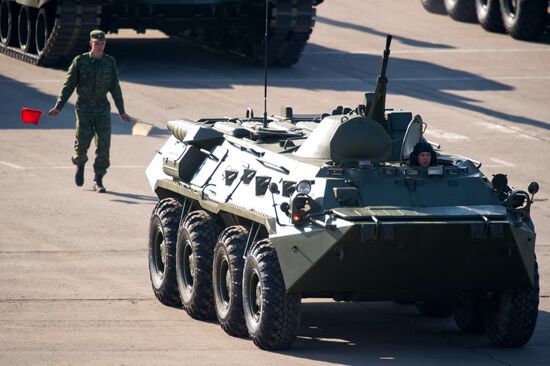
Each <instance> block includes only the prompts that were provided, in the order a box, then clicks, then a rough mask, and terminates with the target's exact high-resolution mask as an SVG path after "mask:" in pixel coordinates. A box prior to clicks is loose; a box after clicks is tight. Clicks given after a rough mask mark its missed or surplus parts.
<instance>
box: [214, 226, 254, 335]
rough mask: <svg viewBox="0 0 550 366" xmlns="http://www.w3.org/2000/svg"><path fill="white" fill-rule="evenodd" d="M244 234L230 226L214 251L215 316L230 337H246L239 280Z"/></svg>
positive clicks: (239, 227) (244, 240)
mask: <svg viewBox="0 0 550 366" xmlns="http://www.w3.org/2000/svg"><path fill="white" fill-rule="evenodd" d="M246 238H247V231H246V229H245V228H244V227H242V226H230V227H228V228H227V229H225V230H224V231H223V232H222V233H221V234H220V238H219V240H218V244H217V245H216V249H214V263H213V267H212V283H213V289H214V300H215V303H216V315H217V317H218V321H219V322H220V325H221V327H222V329H223V330H224V331H225V332H226V333H227V334H229V335H232V336H236V337H242V336H245V335H248V331H247V329H246V323H245V321H244V313H243V299H242V280H243V267H244V259H243V253H244V247H245V245H246Z"/></svg>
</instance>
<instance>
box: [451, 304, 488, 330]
mask: <svg viewBox="0 0 550 366" xmlns="http://www.w3.org/2000/svg"><path fill="white" fill-rule="evenodd" d="M453 318H454V320H455V323H456V325H457V326H458V327H459V328H460V330H461V331H463V332H464V333H468V334H481V333H484V332H485V326H484V324H483V298H482V297H481V296H473V295H464V296H461V297H460V298H459V299H458V301H457V304H456V309H455V311H454V313H453Z"/></svg>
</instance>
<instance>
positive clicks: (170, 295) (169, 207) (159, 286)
mask: <svg viewBox="0 0 550 366" xmlns="http://www.w3.org/2000/svg"><path fill="white" fill-rule="evenodd" d="M180 217H181V204H180V203H179V202H178V201H176V200H175V199H173V198H165V199H163V200H162V201H159V202H158V203H157V205H156V206H155V209H154V210H153V214H152V215H151V221H150V224H149V275H150V278H151V285H152V287H153V292H154V293H155V296H156V297H157V299H158V300H159V301H160V302H161V303H163V304H165V305H168V306H180V305H181V300H180V297H179V293H178V283H177V281H176V241H177V237H178V226H179V221H180Z"/></svg>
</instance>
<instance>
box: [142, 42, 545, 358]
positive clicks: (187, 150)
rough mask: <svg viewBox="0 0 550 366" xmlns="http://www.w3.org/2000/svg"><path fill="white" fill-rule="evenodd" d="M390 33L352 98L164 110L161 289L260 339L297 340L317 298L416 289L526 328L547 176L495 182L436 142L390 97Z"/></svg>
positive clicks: (532, 320) (495, 332)
mask: <svg viewBox="0 0 550 366" xmlns="http://www.w3.org/2000/svg"><path fill="white" fill-rule="evenodd" d="M390 41H391V38H388V41H387V46H386V51H385V52H384V59H383V63H382V71H381V74H380V76H379V78H378V85H377V88H376V92H375V93H366V94H365V99H364V103H362V104H360V105H359V106H358V107H357V108H355V109H351V108H342V107H338V108H335V109H334V110H333V111H332V112H331V113H319V114H318V115H297V114H294V113H293V111H292V109H291V108H284V110H283V111H284V112H283V113H282V116H271V117H268V118H267V120H265V121H264V120H263V118H256V117H254V115H253V113H252V111H251V110H249V111H248V112H247V115H246V117H243V118H204V119H200V120H197V121H191V120H176V121H170V122H168V129H169V130H170V131H171V132H172V135H171V136H170V137H169V139H168V140H167V141H166V143H165V144H164V146H163V147H162V148H161V149H160V150H159V152H158V153H156V154H155V156H154V158H153V160H152V162H151V163H150V165H149V167H148V168H147V177H148V180H149V182H150V185H151V187H152V189H153V191H154V192H155V193H156V195H157V196H158V197H159V200H160V201H159V202H158V204H157V205H156V207H155V208H154V210H153V214H152V216H151V221H150V236H149V269H150V275H151V281H152V287H153V291H154V293H155V295H156V297H157V298H158V299H159V300H160V301H161V302H162V303H164V304H167V305H171V306H183V308H184V309H185V310H186V311H187V313H189V315H190V316H192V317H193V318H196V319H216V318H217V319H218V321H219V323H220V325H221V327H222V328H223V329H224V330H225V331H226V332H227V333H228V334H230V335H233V336H250V337H251V338H252V340H253V341H254V343H255V344H256V345H257V346H259V347H260V348H263V349H282V348H286V347H289V346H290V345H291V344H292V342H293V341H294V339H295V337H296V334H297V332H298V329H299V328H298V327H299V319H300V301H301V298H307V297H325V298H333V299H336V300H339V301H382V300H392V301H399V302H416V304H417V307H418V309H419V310H420V311H421V312H422V313H424V314H426V315H431V316H451V315H453V316H454V319H455V320H456V323H457V325H458V327H460V329H462V330H463V331H465V332H486V333H487V335H488V336H489V338H490V339H491V341H492V342H493V343H494V344H496V345H498V346H504V347H519V346H522V345H524V344H525V343H526V342H528V341H529V339H530V337H531V335H532V333H533V330H534V327H535V324H536V320H537V313H538V301H539V280H538V271H537V262H536V258H535V250H534V249H535V238H536V235H535V232H534V226H533V223H532V220H531V216H530V207H531V204H532V203H533V195H534V194H535V193H536V191H537V190H538V186H537V184H536V183H532V184H531V185H530V186H529V192H526V191H522V190H515V189H513V188H511V187H509V186H508V182H507V177H506V176H505V175H503V174H498V175H496V176H495V177H494V178H493V179H492V181H489V179H488V178H487V177H486V176H485V175H484V174H483V173H482V172H481V171H480V165H481V164H480V163H478V162H476V161H474V160H472V159H468V158H465V157H463V156H461V155H454V154H450V153H447V152H444V151H443V150H434V149H433V146H432V144H430V142H429V141H427V140H426V138H425V135H424V131H425V129H426V123H425V122H423V121H422V118H421V117H420V116H418V115H413V114H412V113H411V112H408V111H405V110H395V109H388V108H386V107H385V99H386V83H387V78H386V75H385V73H386V67H387V63H388V57H389V53H390V51H389V46H390ZM426 154H427V155H426ZM426 157H427V159H426Z"/></svg>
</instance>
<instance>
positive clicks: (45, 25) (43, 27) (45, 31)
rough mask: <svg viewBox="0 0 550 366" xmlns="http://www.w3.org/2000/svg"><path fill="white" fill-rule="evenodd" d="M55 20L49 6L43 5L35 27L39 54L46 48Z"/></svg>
mask: <svg viewBox="0 0 550 366" xmlns="http://www.w3.org/2000/svg"><path fill="white" fill-rule="evenodd" d="M53 22H54V18H53V17H52V16H51V14H50V13H49V10H48V8H45V7H43V8H41V9H40V10H39V11H38V15H37V16H36V22H35V29H34V47H35V49H36V53H37V54H39V55H40V54H42V52H44V50H45V49H46V44H47V43H48V39H49V38H50V35H51V34H52V28H53Z"/></svg>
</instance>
